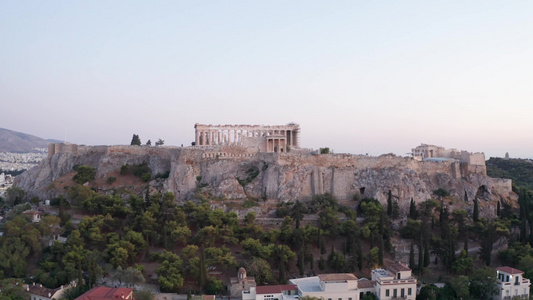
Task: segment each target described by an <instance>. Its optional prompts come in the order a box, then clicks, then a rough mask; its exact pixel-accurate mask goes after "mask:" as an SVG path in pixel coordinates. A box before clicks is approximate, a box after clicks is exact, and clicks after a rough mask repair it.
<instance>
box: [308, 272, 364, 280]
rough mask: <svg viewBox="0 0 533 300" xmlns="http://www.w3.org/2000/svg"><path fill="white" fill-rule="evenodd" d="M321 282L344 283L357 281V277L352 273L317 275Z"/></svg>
mask: <svg viewBox="0 0 533 300" xmlns="http://www.w3.org/2000/svg"><path fill="white" fill-rule="evenodd" d="M318 278H320V280H321V281H346V280H357V277H356V276H355V275H354V274H352V273H332V274H320V275H318Z"/></svg>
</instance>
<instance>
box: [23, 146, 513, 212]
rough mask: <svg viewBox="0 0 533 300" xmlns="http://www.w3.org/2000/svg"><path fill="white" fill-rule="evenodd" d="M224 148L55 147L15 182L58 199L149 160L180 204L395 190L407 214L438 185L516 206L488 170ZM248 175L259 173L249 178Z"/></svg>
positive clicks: (506, 184)
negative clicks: (88, 180) (71, 180)
mask: <svg viewBox="0 0 533 300" xmlns="http://www.w3.org/2000/svg"><path fill="white" fill-rule="evenodd" d="M223 150H224V151H222V152H221V153H228V154H227V155H224V156H220V155H209V154H208V151H210V150H209V149H208V150H206V149H205V148H195V147H189V148H172V147H148V146H76V147H65V148H64V149H60V148H58V147H55V148H54V152H53V153H52V154H51V155H49V157H48V158H46V159H44V160H43V161H42V162H41V163H40V164H39V165H38V166H37V167H35V168H33V169H31V170H28V171H26V172H25V173H23V174H21V175H19V176H17V177H16V179H15V185H16V186H18V187H20V188H22V189H24V190H26V191H27V193H28V196H29V197H33V196H38V197H40V198H50V197H54V196H57V195H54V191H53V190H51V189H49V188H48V187H49V186H50V184H52V183H53V182H54V180H57V179H58V178H60V177H61V176H64V175H66V174H68V173H69V172H72V168H73V167H74V166H75V165H89V166H92V167H94V168H96V170H97V173H96V178H104V179H105V178H107V177H108V176H109V174H110V173H112V172H115V174H116V172H117V171H118V170H120V168H121V166H122V165H124V164H130V165H134V164H141V163H147V164H148V166H149V167H150V169H151V170H152V173H153V174H152V175H153V176H156V175H157V174H164V173H167V172H168V173H169V176H168V178H167V179H163V183H162V185H161V186H162V189H163V190H164V191H171V192H173V193H174V194H175V195H176V201H180V202H181V201H186V200H188V199H191V198H192V197H193V196H194V193H195V192H196V191H197V190H198V186H200V185H201V186H202V190H203V191H206V192H208V193H210V194H211V195H213V196H214V197H217V198H221V199H231V200H245V199H249V198H250V197H252V198H256V199H263V200H266V199H274V200H278V201H281V202H287V201H296V200H301V201H306V200H310V199H311V198H312V197H313V196H314V195H317V194H323V193H331V194H333V195H334V196H335V197H337V198H338V199H339V200H349V199H352V198H353V197H354V196H355V195H360V196H361V197H363V198H364V197H369V198H375V199H377V200H379V201H380V202H382V203H386V201H387V195H388V191H389V190H390V191H391V193H392V194H393V196H394V198H395V199H397V200H398V202H399V205H400V209H402V210H404V211H405V210H407V209H408V206H409V203H410V200H411V199H413V200H414V201H415V202H421V201H425V200H427V199H429V198H432V197H435V196H434V195H433V191H435V190H437V189H438V188H443V189H445V190H447V191H449V192H450V195H451V196H452V197H454V198H457V199H461V200H462V201H470V202H471V201H473V200H474V199H479V200H480V201H487V202H491V201H504V202H510V203H512V202H515V201H516V195H515V194H514V193H513V192H512V189H511V180H509V179H499V178H490V177H488V176H486V174H485V167H484V165H483V166H481V165H480V166H472V165H470V164H468V163H464V162H458V161H439V162H429V161H418V160H415V159H412V158H410V157H398V156H394V155H382V156H379V157H370V156H362V155H346V154H324V155H313V154H307V153H298V152H295V153H283V154H281V153H257V154H255V155H247V154H245V153H244V152H242V151H241V152H240V150H239V149H238V148H228V149H223ZM250 170H257V171H258V174H254V176H251V175H250V174H251V173H250ZM252 177H253V178H252ZM239 179H240V180H239ZM480 189H481V190H482V192H479V190H480ZM164 191H163V192H164ZM494 203H495V202H494Z"/></svg>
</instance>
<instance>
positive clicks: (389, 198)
mask: <svg viewBox="0 0 533 300" xmlns="http://www.w3.org/2000/svg"><path fill="white" fill-rule="evenodd" d="M387 216H389V217H390V216H392V192H391V190H389V196H388V197H387Z"/></svg>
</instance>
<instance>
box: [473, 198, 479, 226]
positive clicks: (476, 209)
mask: <svg viewBox="0 0 533 300" xmlns="http://www.w3.org/2000/svg"><path fill="white" fill-rule="evenodd" d="M472 220H474V222H477V221H478V220H479V204H478V201H477V199H474V212H473V213H472Z"/></svg>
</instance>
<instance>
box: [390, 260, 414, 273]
mask: <svg viewBox="0 0 533 300" xmlns="http://www.w3.org/2000/svg"><path fill="white" fill-rule="evenodd" d="M389 270H390V271H391V272H392V273H396V272H404V271H411V269H409V267H407V266H406V265H404V264H402V263H400V262H398V263H393V264H391V265H390V266H389Z"/></svg>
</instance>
